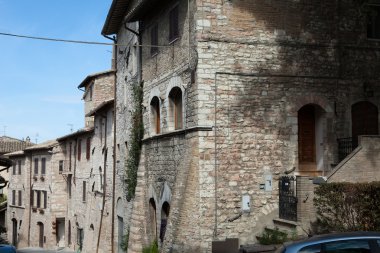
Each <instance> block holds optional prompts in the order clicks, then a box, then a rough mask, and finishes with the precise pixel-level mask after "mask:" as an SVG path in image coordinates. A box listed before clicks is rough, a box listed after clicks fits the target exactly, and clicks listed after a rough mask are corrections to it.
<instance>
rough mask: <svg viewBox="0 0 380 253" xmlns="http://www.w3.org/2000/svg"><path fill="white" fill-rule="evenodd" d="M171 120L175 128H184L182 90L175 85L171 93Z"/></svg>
mask: <svg viewBox="0 0 380 253" xmlns="http://www.w3.org/2000/svg"><path fill="white" fill-rule="evenodd" d="M169 117H170V119H169V121H170V124H171V127H172V128H173V129H174V130H177V129H182V127H183V123H182V121H183V117H182V91H181V89H180V88H179V87H174V88H173V89H172V90H171V91H170V93H169Z"/></svg>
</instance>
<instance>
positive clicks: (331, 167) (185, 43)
mask: <svg viewBox="0 0 380 253" xmlns="http://www.w3.org/2000/svg"><path fill="white" fill-rule="evenodd" d="M379 4H380V2H379V1H377V0H364V1H354V0H335V1H324V2H320V1H291V0H288V1H279V0H278V1H277V0H275V1H261V0H251V1H243V0H237V1H227V0H210V1H198V0H197V1H194V0H188V1H185V0H178V1H152V0H149V1H148V0H130V1H127V0H114V1H113V2H112V5H111V8H110V10H109V13H108V16H107V19H106V22H105V25H104V27H103V30H102V34H103V35H117V44H118V47H119V48H118V50H117V58H116V59H117V63H118V65H117V68H116V76H117V78H116V80H117V81H116V83H117V84H116V90H118V91H124V93H125V94H123V92H118V93H117V97H116V98H115V99H116V105H117V108H116V116H117V119H116V122H117V123H119V122H120V124H124V123H123V122H130V120H129V118H128V112H130V111H133V110H134V109H135V108H133V106H132V105H126V106H121V105H122V103H123V102H122V101H123V97H124V98H127V101H128V98H130V97H131V96H132V95H131V94H132V89H131V88H130V87H131V85H133V83H134V81H133V78H134V77H135V76H133V75H131V69H132V66H131V64H133V63H137V68H136V72H135V73H136V77H135V78H136V80H137V81H138V83H140V81H141V82H143V94H144V99H143V103H142V107H143V108H142V109H143V112H144V115H143V121H144V129H145V134H144V139H143V147H142V153H141V157H140V167H139V173H138V180H137V187H136V195H135V198H134V199H132V200H131V202H130V203H127V206H132V207H131V209H127V211H126V213H127V223H126V224H127V225H126V227H127V231H129V241H130V243H129V250H128V252H141V249H142V247H144V246H146V245H149V244H151V243H152V242H153V241H154V240H157V241H158V244H159V247H160V248H162V250H163V251H162V252H210V251H211V245H212V241H215V240H224V239H225V238H239V242H240V244H245V243H252V242H254V241H256V236H257V235H258V234H260V233H261V231H262V229H263V228H264V227H265V226H270V225H272V224H273V219H274V218H278V217H279V215H280V216H281V211H282V210H281V208H280V206H281V204H280V203H279V191H285V190H286V191H289V190H290V188H289V187H288V185H289V184H288V182H285V183H282V182H284V181H281V180H282V178H283V176H284V175H288V176H294V177H295V176H297V181H299V180H300V181H299V182H303V183H300V187H301V188H300V189H297V190H296V191H295V192H297V193H299V194H300V195H299V196H297V197H298V199H299V201H298V205H301V206H298V207H297V208H298V209H302V208H303V207H302V205H303V206H304V207H305V205H306V206H307V204H308V203H309V202H308V196H309V195H307V194H306V192H307V191H309V190H310V189H311V188H312V187H311V186H310V184H309V181H311V180H309V178H311V177H315V176H329V175H330V173H334V174H335V175H339V173H337V172H332V171H336V170H338V169H339V170H340V171H344V170H345V169H346V167H345V165H344V164H348V163H347V162H345V160H344V159H346V160H348V159H355V156H356V155H355V154H352V151H353V150H356V149H355V147H357V146H358V137H359V136H361V135H367V137H366V138H364V139H362V144H363V143H364V145H365V148H364V147H363V149H362V150H363V151H366V152H367V153H366V154H370V155H369V156H366V155H361V156H360V159H357V160H360V161H358V164H360V166H362V167H363V168H366V167H371V166H375V165H374V164H375V163H374V162H371V161H374V160H376V159H374V158H373V155H374V154H375V155H376V152H373V151H368V150H367V149H373V148H374V147H378V141H379V140H378V137H377V136H378V135H379V109H378V108H379V106H380V83H379V81H380V80H379V79H380V76H379V73H378V69H379V67H380V61H379V58H380V55H379V49H380V42H379V39H380V20H379V17H380V15H377V14H379V13H380V8H379ZM136 43H138V44H136ZM127 103H128V102H127ZM138 106H139V105H138ZM127 125H128V124H127ZM129 125H130V124H129ZM126 129H127V132H123V133H122V134H123V135H124V136H126V137H122V138H120V139H119V138H117V142H118V143H117V145H120V146H123V145H122V144H123V143H122V142H121V141H125V140H126V141H128V131H130V129H129V130H128V127H127V128H126ZM120 131H122V130H120ZM118 133H119V132H118ZM363 140H364V142H363ZM373 143H377V144H373ZM126 144H127V145H126V148H128V143H126ZM376 150H377V149H376ZM359 153H360V152H356V154H359ZM377 154H378V153H377ZM118 155H119V156H118V158H117V159H118V160H120V161H123V160H125V159H127V155H126V152H120V153H119V154H118ZM347 155H348V156H347ZM342 163H344V164H342ZM371 168H375V167H371ZM354 169H355V167H351V168H350V169H349V170H350V171H352V170H354ZM374 173H376V174H378V173H379V172H378V171H377V170H374ZM343 174H345V173H343ZM350 175H351V178H352V177H355V175H352V174H350ZM367 175H368V176H367V179H366V180H371V178H373V177H369V176H370V175H372V174H370V173H368V174H367ZM376 178H377V177H376ZM298 179H299V180H298ZM279 182H281V184H280V187H279ZM302 187H304V188H305V191H304V192H303V191H302ZM303 203H304V204H305V205H304V204H303ZM304 210H307V209H305V208H304ZM304 218H305V217H304V216H302V212H301V215H299V216H298V217H296V222H295V223H296V225H300V226H303V223H304V220H303V219H304ZM308 218H309V217H306V218H305V220H306V222H307V221H308ZM297 222H298V223H297ZM131 242H133V243H131Z"/></svg>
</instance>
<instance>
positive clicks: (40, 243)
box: [37, 222, 44, 248]
mask: <svg viewBox="0 0 380 253" xmlns="http://www.w3.org/2000/svg"><path fill="white" fill-rule="evenodd" d="M37 225H38V231H39V236H38V246H39V247H40V248H43V247H44V224H43V223H42V222H37Z"/></svg>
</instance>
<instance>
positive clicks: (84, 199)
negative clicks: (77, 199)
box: [82, 181, 86, 202]
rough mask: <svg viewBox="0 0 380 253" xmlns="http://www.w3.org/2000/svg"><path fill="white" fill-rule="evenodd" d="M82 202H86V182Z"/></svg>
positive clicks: (84, 182)
mask: <svg viewBox="0 0 380 253" xmlns="http://www.w3.org/2000/svg"><path fill="white" fill-rule="evenodd" d="M82 202H86V181H83V183H82Z"/></svg>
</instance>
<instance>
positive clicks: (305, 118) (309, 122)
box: [298, 104, 325, 176]
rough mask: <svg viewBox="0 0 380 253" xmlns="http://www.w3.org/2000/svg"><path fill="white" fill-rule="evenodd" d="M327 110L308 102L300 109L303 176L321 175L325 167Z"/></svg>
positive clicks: (299, 154) (299, 125) (300, 148)
mask: <svg viewBox="0 0 380 253" xmlns="http://www.w3.org/2000/svg"><path fill="white" fill-rule="evenodd" d="M324 114H325V111H324V110H323V109H322V108H321V107H320V106H318V105H314V104H307V105H305V106H303V107H302V108H301V109H300V110H299V111H298V165H299V167H298V168H299V169H298V170H299V173H300V175H303V176H317V175H321V174H322V171H323V169H324V164H323V149H324V143H323V139H324V132H325V131H324V124H325V123H324V121H325V116H324Z"/></svg>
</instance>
